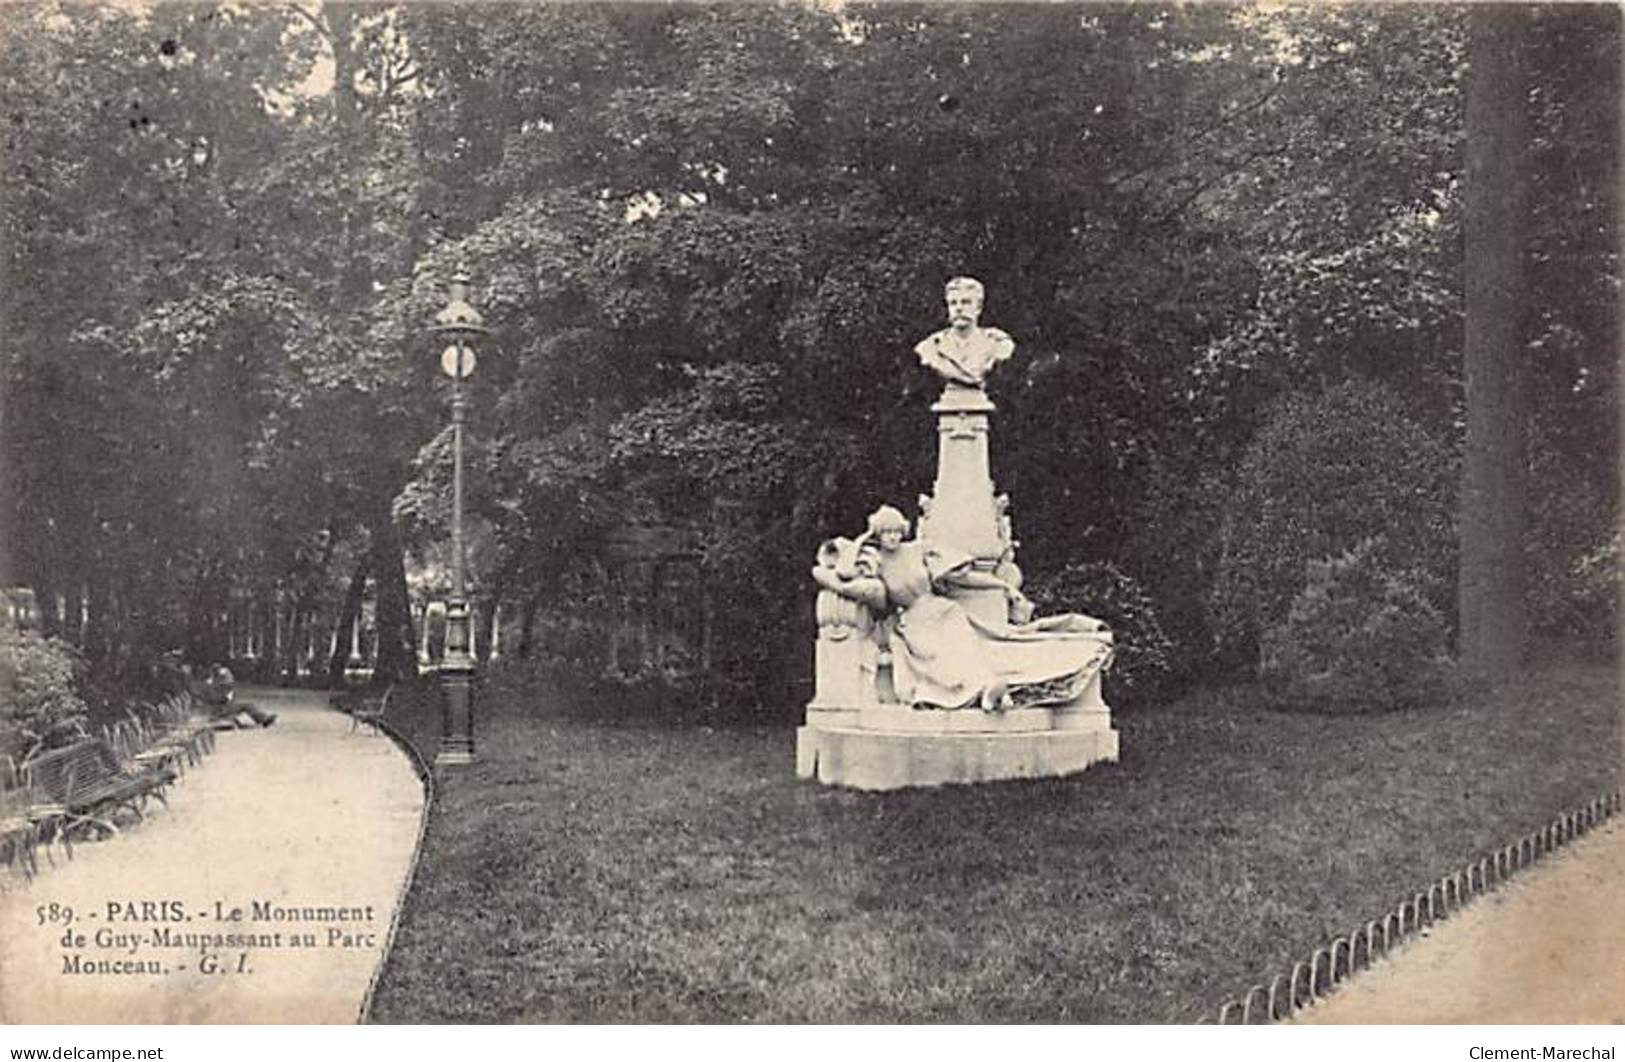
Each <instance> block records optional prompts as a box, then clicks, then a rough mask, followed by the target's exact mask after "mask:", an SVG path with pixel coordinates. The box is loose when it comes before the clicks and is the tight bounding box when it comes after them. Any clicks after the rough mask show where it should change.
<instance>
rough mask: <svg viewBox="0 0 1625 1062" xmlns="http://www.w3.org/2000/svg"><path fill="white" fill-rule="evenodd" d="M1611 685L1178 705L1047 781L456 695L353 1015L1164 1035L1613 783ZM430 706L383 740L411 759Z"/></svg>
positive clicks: (1575, 670) (404, 716)
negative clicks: (858, 786)
mask: <svg viewBox="0 0 1625 1062" xmlns="http://www.w3.org/2000/svg"><path fill="white" fill-rule="evenodd" d="M1617 698H1618V691H1617V688H1616V686H1615V684H1614V680H1613V677H1612V672H1611V671H1609V670H1608V669H1602V668H1590V669H1587V668H1581V667H1570V668H1565V669H1563V670H1561V671H1554V672H1553V673H1552V674H1550V675H1543V676H1542V677H1541V679H1540V680H1539V681H1537V682H1532V683H1530V684H1529V686H1528V687H1527V688H1525V689H1523V690H1517V691H1508V692H1506V693H1505V694H1503V695H1500V696H1497V697H1494V698H1491V699H1489V700H1486V701H1484V702H1482V703H1476V704H1470V705H1460V706H1452V707H1449V708H1440V709H1437V710H1433V711H1418V712H1410V713H1404V714H1396V715H1383V716H1349V717H1337V718H1326V717H1313V716H1300V715H1288V714H1282V713H1276V712H1268V711H1263V710H1258V709H1254V708H1251V707H1249V705H1248V701H1247V698H1246V693H1245V691H1237V690H1229V691H1223V692H1222V693H1218V694H1209V695H1196V696H1192V697H1187V698H1185V699H1184V700H1182V701H1180V702H1178V703H1176V704H1173V705H1169V706H1167V707H1163V708H1159V709H1153V710H1144V711H1140V712H1136V713H1133V714H1127V715H1125V716H1124V717H1123V718H1121V719H1120V720H1119V727H1120V729H1121V730H1122V732H1123V733H1122V746H1123V757H1122V761H1121V762H1120V763H1118V764H1114V765H1103V766H1098V767H1095V768H1092V769H1091V770H1089V771H1087V772H1085V773H1084V774H1082V775H1078V776H1074V777H1072V778H1066V779H1050V780H1043V781H1021V782H1005V783H998V784H993V785H982V786H962V787H961V786H955V787H946V788H942V789H936V790H914V791H902V792H896V793H886V794H870V793H857V792H849V791H845V790H838V789H830V788H826V787H822V786H818V785H815V784H811V783H807V782H800V781H797V780H796V779H795V777H794V772H793V744H794V741H793V734H792V731H791V730H790V729H789V728H787V727H757V728H726V729H715V730H712V729H706V728H662V727H658V726H652V725H627V726H612V725H604V724H587V723H581V722H575V721H571V720H569V719H567V718H564V717H563V716H562V715H561V714H560V713H559V712H558V711H557V708H558V705H557V703H556V702H554V701H552V700H551V699H550V697H549V695H548V694H547V693H546V692H545V691H536V692H535V693H534V694H533V695H528V696H524V697H512V696H510V697H507V698H505V699H503V700H502V701H500V702H498V703H486V702H481V704H480V714H479V725H480V733H479V735H478V738H479V755H480V760H479V762H478V763H476V764H474V765H473V766H471V767H466V768H461V769H457V770H455V771H453V772H451V773H442V774H441V776H440V789H439V797H438V801H437V805H436V807H435V808H434V810H433V813H432V815H431V821H430V826H429V831H428V835H427V837H426V839H425V848H424V851H423V856H422V865H421V868H420V870H419V874H418V878H417V881H416V885H415V887H414V889H413V891H412V893H411V895H410V896H409V897H408V899H407V903H406V909H405V912H404V917H403V920H402V924H401V927H400V931H399V934H398V936H397V938H396V943H395V949H394V951H393V953H392V954H391V956H390V958H389V961H388V965H387V967H386V970H385V972H384V975H383V979H382V981H381V984H380V986H379V991H378V993H377V996H376V1000H375V1005H374V1010H373V1017H374V1019H375V1020H377V1021H381V1022H416V1021H422V1022H456V1021H475V1022H490V1021H578V1022H619V1021H626V1022H632V1021H637V1022H701V1021H704V1022H743V1021H765V1022H798V1021H811V1022H871V1021H872V1022H950V1021H951V1022H978V1023H981V1022H1162V1021H1183V1020H1191V1019H1193V1018H1194V1016H1195V1015H1196V1013H1197V1012H1198V1011H1199V1010H1200V1009H1202V1008H1204V1007H1206V1006H1208V1005H1210V1004H1212V1003H1213V1002H1214V1001H1216V1000H1217V999H1219V998H1220V997H1223V996H1226V995H1227V994H1228V993H1231V992H1233V991H1234V990H1235V987H1236V986H1237V985H1238V984H1242V983H1244V982H1247V981H1249V979H1252V980H1256V979H1257V978H1258V976H1259V975H1261V974H1264V973H1266V972H1268V971H1272V970H1275V969H1278V968H1281V967H1282V966H1284V965H1286V964H1288V963H1289V962H1290V960H1291V959H1292V958H1294V957H1297V956H1301V955H1302V954H1304V953H1305V951H1306V950H1308V949H1310V948H1311V947H1313V946H1314V945H1315V944H1317V943H1321V942H1324V941H1327V940H1329V939H1330V938H1331V937H1333V936H1335V935H1338V934H1340V933H1343V932H1347V931H1348V930H1349V929H1350V928H1351V927H1352V926H1354V925H1355V924H1356V923H1357V922H1363V920H1364V919H1366V918H1369V917H1372V916H1373V915H1374V914H1376V913H1380V912H1382V911H1385V910H1387V909H1388V908H1389V907H1391V906H1392V905H1393V903H1394V902H1395V901H1396V899H1398V898H1399V897H1402V896H1408V895H1409V894H1410V893H1411V892H1412V891H1414V889H1415V888H1416V887H1417V885H1418V883H1421V882H1428V881H1432V880H1436V879H1437V878H1438V877H1439V876H1440V875H1441V874H1443V873H1444V872H1446V871H1453V870H1455V869H1456V868H1458V867H1459V866H1460V865H1461V864H1462V863H1464V862H1465V861H1466V860H1467V859H1468V858H1469V857H1471V856H1476V855H1478V854H1480V853H1482V852H1484V851H1485V850H1487V849H1489V848H1491V847H1492V846H1497V845H1500V844H1502V843H1504V842H1505V841H1506V840H1507V839H1508V838H1511V837H1513V836H1515V835H1518V834H1520V833H1522V832H1525V831H1527V830H1529V829H1531V828H1533V827H1535V826H1537V825H1539V824H1542V823H1544V822H1546V821H1549V820H1550V818H1551V817H1552V816H1553V815H1554V814H1556V813H1557V812H1559V811H1562V810H1566V809H1567V808H1569V807H1572V806H1574V805H1577V804H1579V803H1581V802H1583V801H1584V800H1588V799H1590V798H1591V797H1593V796H1595V795H1596V794H1597V793H1599V792H1601V791H1603V790H1605V789H1609V788H1611V787H1612V786H1613V785H1614V776H1613V771H1614V767H1615V760H1616V750H1617V748H1618V745H1617V742H1616V740H1615V737H1614V732H1613V727H1614V718H1615V712H1616V710H1617V709H1616V707H1615V705H1616V702H1617ZM438 713H439V708H438V701H437V700H436V698H435V695H434V693H433V691H432V690H430V689H423V690H417V691H413V692H412V693H411V694H410V695H409V696H407V697H405V698H403V705H402V707H401V715H400V717H399V718H400V724H401V728H402V729H403V731H404V732H406V733H407V734H408V736H409V737H410V739H411V740H413V741H414V742H415V743H416V744H417V745H418V747H419V748H420V749H422V750H423V751H424V753H425V754H426V755H427V756H428V757H429V758H431V759H432V757H433V754H434V750H435V747H436V743H437V742H438V735H439V714H438Z"/></svg>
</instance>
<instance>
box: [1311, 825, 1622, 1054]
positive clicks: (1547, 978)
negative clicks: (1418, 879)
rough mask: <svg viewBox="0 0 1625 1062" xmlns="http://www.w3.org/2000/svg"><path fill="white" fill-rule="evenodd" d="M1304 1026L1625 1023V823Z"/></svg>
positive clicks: (1529, 877)
mask: <svg viewBox="0 0 1625 1062" xmlns="http://www.w3.org/2000/svg"><path fill="white" fill-rule="evenodd" d="M1297 1021H1298V1022H1299V1023H1303V1024H1336V1025H1352V1024H1387V1025H1431V1024H1450V1025H1545V1024H1565V1025H1573V1024H1608V1023H1614V1022H1622V1021H1625V822H1622V821H1621V820H1620V819H1618V818H1615V819H1613V820H1611V821H1610V822H1609V823H1607V824H1606V825H1605V826H1603V827H1601V828H1599V829H1598V830H1596V831H1595V832H1593V833H1591V834H1589V835H1587V836H1585V837H1582V838H1580V839H1579V840H1577V841H1575V842H1574V843H1572V844H1570V845H1567V846H1565V847H1563V848H1562V849H1560V850H1559V851H1557V852H1556V853H1554V854H1553V855H1551V856H1548V857H1546V858H1544V859H1542V860H1541V861H1540V862H1539V863H1537V864H1536V865H1535V866H1534V867H1532V868H1530V869H1529V870H1527V871H1524V872H1522V873H1520V874H1519V875H1517V876H1516V877H1514V878H1513V879H1512V880H1511V881H1510V882H1508V883H1507V884H1506V885H1503V886H1501V887H1500V888H1498V889H1496V890H1495V891H1494V892H1492V893H1489V894H1488V895H1486V896H1485V897H1483V898H1482V899H1480V900H1478V901H1477V902H1475V903H1473V904H1472V905H1471V906H1469V907H1467V908H1465V909H1464V910H1462V911H1460V912H1458V913H1455V914H1452V915H1451V916H1450V917H1449V918H1448V919H1446V920H1445V921H1443V922H1441V923H1439V924H1438V925H1437V926H1434V927H1432V928H1431V929H1430V930H1428V931H1427V932H1426V934H1425V937H1424V938H1423V939H1419V940H1414V941H1412V942H1410V943H1408V944H1406V945H1405V946H1404V947H1402V948H1399V949H1397V950H1396V951H1395V952H1394V956H1393V958H1392V959H1391V960H1388V961H1383V962H1379V963H1378V964H1377V965H1375V966H1373V967H1372V968H1371V969H1370V970H1368V971H1365V972H1363V973H1359V974H1356V975H1355V976H1354V977H1353V978H1351V979H1350V980H1349V981H1348V982H1347V983H1346V984H1344V985H1343V986H1341V987H1340V988H1338V990H1337V991H1335V992H1334V993H1332V994H1331V995H1330V996H1329V997H1327V998H1326V999H1325V1000H1323V1001H1321V1002H1319V1003H1317V1004H1315V1005H1314V1006H1312V1007H1310V1008H1308V1009H1307V1010H1305V1011H1303V1012H1301V1013H1300V1014H1299V1015H1298V1018H1297Z"/></svg>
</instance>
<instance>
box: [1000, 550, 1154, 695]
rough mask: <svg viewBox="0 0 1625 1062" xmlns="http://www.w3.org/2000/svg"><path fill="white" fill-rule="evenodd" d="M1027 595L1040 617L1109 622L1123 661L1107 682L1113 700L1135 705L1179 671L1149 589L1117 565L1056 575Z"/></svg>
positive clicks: (1074, 567)
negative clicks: (1074, 615) (1072, 615)
mask: <svg viewBox="0 0 1625 1062" xmlns="http://www.w3.org/2000/svg"><path fill="white" fill-rule="evenodd" d="M1024 592H1025V593H1026V594H1027V596H1028V597H1030V598H1032V600H1033V603H1034V604H1035V605H1037V606H1038V614H1039V615H1040V616H1045V615H1052V614H1055V613H1059V612H1081V613H1083V614H1084V615H1087V616H1093V617H1095V618H1096V619H1099V620H1104V621H1105V623H1106V624H1107V626H1109V627H1111V629H1112V633H1113V635H1114V636H1115V637H1116V641H1117V656H1116V659H1115V660H1114V661H1113V663H1112V670H1111V676H1110V678H1108V679H1107V682H1108V689H1107V693H1108V696H1117V695H1119V694H1121V695H1122V696H1123V697H1125V698H1127V700H1128V701H1129V702H1132V701H1133V700H1135V699H1136V698H1143V697H1144V696H1145V695H1146V694H1148V693H1150V692H1151V691H1153V690H1155V689H1157V688H1158V687H1159V686H1160V685H1161V684H1162V683H1164V682H1165V681H1166V680H1167V679H1168V677H1169V676H1170V675H1171V674H1172V671H1173V655H1174V651H1173V645H1172V643H1171V642H1170V641H1169V640H1168V637H1167V636H1166V635H1165V634H1163V631H1162V624H1161V623H1160V622H1158V620H1157V610H1156V607H1155V606H1154V605H1153V604H1152V601H1151V598H1150V597H1149V596H1148V595H1147V594H1146V592H1145V590H1144V588H1143V587H1142V586H1141V585H1140V583H1139V582H1138V581H1137V580H1135V579H1134V578H1133V577H1131V576H1129V575H1127V574H1125V573H1124V572H1123V571H1121V570H1120V569H1119V568H1118V567H1117V566H1116V565H1114V564H1108V563H1102V562H1091V563H1079V564H1069V565H1067V566H1066V567H1064V568H1062V569H1061V570H1059V571H1057V572H1055V573H1054V574H1052V575H1047V576H1044V577H1042V578H1035V579H1033V580H1032V581H1031V582H1029V583H1028V584H1027V586H1026V587H1025V588H1024Z"/></svg>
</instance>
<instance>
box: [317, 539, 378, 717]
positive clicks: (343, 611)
mask: <svg viewBox="0 0 1625 1062" xmlns="http://www.w3.org/2000/svg"><path fill="white" fill-rule="evenodd" d="M369 556H370V551H369V553H367V554H363V555H362V557H361V559H360V560H358V561H356V565H355V572H354V573H353V574H352V575H351V576H350V586H349V588H348V589H347V590H345V592H344V603H343V604H342V605H341V606H340V608H339V615H338V626H337V627H335V628H334V629H335V630H336V631H337V632H338V637H336V638H334V639H333V655H332V656H331V657H329V658H328V661H327V685H328V686H329V688H331V689H342V688H343V686H344V666H345V665H346V664H347V663H349V661H350V627H351V625H352V624H354V623H355V620H356V617H357V616H359V615H360V614H361V597H362V595H363V594H364V593H366V590H367V560H368V557H369Z"/></svg>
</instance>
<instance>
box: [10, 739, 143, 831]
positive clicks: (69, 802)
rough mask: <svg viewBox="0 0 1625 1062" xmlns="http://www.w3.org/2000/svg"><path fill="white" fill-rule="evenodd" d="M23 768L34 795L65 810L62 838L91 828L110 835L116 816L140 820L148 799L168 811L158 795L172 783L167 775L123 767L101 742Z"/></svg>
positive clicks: (55, 753)
mask: <svg viewBox="0 0 1625 1062" xmlns="http://www.w3.org/2000/svg"><path fill="white" fill-rule="evenodd" d="M26 766H27V768H28V771H29V773H30V775H31V776H32V778H33V782H34V786H35V788H36V790H37V791H38V793H39V794H41V795H43V797H44V798H45V800H47V801H49V802H50V803H53V804H58V805H61V806H62V807H63V808H64V809H65V810H66V813H67V814H66V822H65V824H64V826H63V830H64V832H69V831H72V830H75V829H77V828H79V827H80V826H96V827H98V828H100V829H101V830H102V831H103V832H104V833H106V834H108V835H112V834H116V833H118V826H117V824H116V823H115V822H114V821H113V820H114V818H115V817H116V816H117V814H118V812H119V811H120V810H128V811H130V812H132V813H133V814H134V815H135V817H136V818H137V819H141V818H143V817H144V811H145V806H146V802H147V800H148V799H150V798H152V797H157V798H158V801H159V802H160V803H162V804H164V805H165V806H168V803H169V801H168V799H167V798H166V797H165V796H164V789H165V788H166V787H168V786H169V784H170V783H171V782H173V781H174V780H175V774H174V772H173V771H171V770H167V769H164V768H155V767H148V768H142V767H138V766H134V765H130V764H126V763H125V762H124V761H123V760H122V759H121V758H120V757H119V755H118V753H117V752H116V751H115V750H114V748H113V746H112V745H111V744H110V743H109V742H108V741H107V740H106V739H103V738H87V739H84V740H82V741H76V742H74V743H73V744H72V745H68V746H66V747H64V748H59V749H51V750H50V751H49V752H42V753H40V754H39V755H38V756H36V757H35V758H34V759H33V760H31V761H30V762H29V763H28V764H26Z"/></svg>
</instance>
